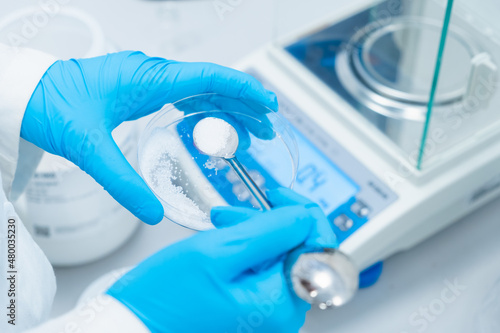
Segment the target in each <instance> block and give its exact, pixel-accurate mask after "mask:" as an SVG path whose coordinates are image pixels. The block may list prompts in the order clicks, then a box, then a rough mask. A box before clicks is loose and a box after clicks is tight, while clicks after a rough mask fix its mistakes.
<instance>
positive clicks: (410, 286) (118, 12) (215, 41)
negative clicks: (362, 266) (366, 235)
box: [0, 0, 500, 333]
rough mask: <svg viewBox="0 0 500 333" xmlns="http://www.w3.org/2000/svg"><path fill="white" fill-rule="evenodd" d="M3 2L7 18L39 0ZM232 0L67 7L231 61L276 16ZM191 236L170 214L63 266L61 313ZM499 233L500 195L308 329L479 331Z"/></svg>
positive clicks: (398, 260) (147, 42)
mask: <svg viewBox="0 0 500 333" xmlns="http://www.w3.org/2000/svg"><path fill="white" fill-rule="evenodd" d="M1 1H2V4H1V8H2V12H1V13H0V16H1V15H2V14H3V13H7V12H8V11H9V10H14V9H17V8H20V7H22V6H24V5H28V4H33V3H36V2H35V1H27V0H19V1H16V2H10V1H7V0H1ZM223 1H224V0H223ZM224 2H225V3H227V4H228V5H229V6H232V11H228V12H226V13H225V14H224V15H223V16H222V17H220V16H218V14H217V12H216V10H215V9H214V7H213V5H214V1H186V2H174V3H173V4H172V3H171V4H165V3H162V2H157V1H151V2H148V1H141V0H107V1H97V0H87V1H83V0H72V1H69V3H68V4H67V5H65V6H74V7H78V8H81V9H83V10H85V11H87V12H88V13H90V14H92V15H93V16H94V17H95V18H96V19H97V20H98V21H99V23H100V24H101V25H102V27H103V29H104V32H105V34H106V36H107V38H108V39H109V41H110V42H111V43H113V44H114V45H116V47H117V48H118V49H119V50H125V49H136V50H142V51H144V52H146V53H147V54H149V55H158V56H163V57H169V58H172V57H174V58H177V59H179V60H186V61H212V62H217V63H220V64H223V65H231V64H232V63H235V62H236V61H237V60H238V59H240V58H241V57H243V56H245V55H246V54H248V53H249V52H251V51H253V50H254V49H256V48H257V47H259V46H261V45H263V44H264V43H266V42H268V41H270V40H271V38H272V18H273V16H272V8H271V6H270V5H269V2H268V1H266V0H252V1H243V0H242V1H224ZM338 2H339V6H341V5H349V1H346V0H339V1H338ZM175 5H177V6H176V7H173V6H175ZM172 8H174V9H175V8H177V10H172ZM176 18H177V20H178V21H175V20H176ZM165 20H172V21H169V22H176V23H175V24H171V23H169V22H166V21H165ZM191 234H192V231H189V230H186V229H184V228H181V227H179V226H176V225H174V224H173V223H170V222H167V221H164V222H163V223H161V224H160V225H158V226H154V227H151V226H146V225H141V226H140V228H139V229H138V231H137V234H135V235H134V236H133V237H132V238H131V239H130V240H129V241H128V243H126V244H125V245H124V246H122V247H121V248H120V249H118V250H117V251H116V252H114V253H113V254H111V255H110V256H108V257H106V258H104V259H102V260H100V261H98V262H95V263H92V264H88V265H85V266H80V267H72V268H57V269H56V276H57V283H58V291H57V295H56V299H55V303H54V308H53V316H57V315H60V314H62V313H64V312H65V311H67V310H69V309H70V308H72V307H73V306H74V305H75V303H76V301H77V299H78V297H79V296H80V294H81V292H82V291H83V290H84V289H85V288H86V287H87V286H88V285H89V284H90V283H91V282H92V281H94V280H95V279H97V278H98V277H100V276H101V275H103V274H105V273H107V272H109V271H111V270H113V269H117V268H121V267H125V266H131V265H134V264H136V263H138V262H139V261H140V260H142V259H144V258H146V257H147V256H149V255H151V254H153V253H154V252H156V251H157V250H159V249H161V248H163V247H164V246H166V245H169V244H171V243H172V242H174V241H176V240H180V239H182V238H184V237H187V236H189V235H191ZM499 234H500V200H499V199H497V200H495V201H493V202H491V203H489V204H488V205H486V206H484V207H482V208H481V209H480V210H478V211H476V212H474V213H472V214H470V215H469V216H467V217H465V218H463V219H462V220H461V221H459V222H457V223H456V224H454V225H453V226H451V227H450V228H448V229H446V230H444V231H442V232H441V233H439V234H437V235H435V236H434V237H432V238H431V239H429V240H427V241H426V242H424V243H422V244H420V245H419V246H417V247H415V248H413V249H411V250H410V251H407V252H405V253H400V254H397V255H395V256H393V257H391V258H389V259H388V260H386V261H385V266H384V271H383V273H382V277H381V279H380V281H379V282H378V283H377V284H376V285H375V286H373V287H371V288H368V289H365V290H361V291H360V292H359V294H358V295H357V297H356V298H355V299H354V300H353V301H352V302H351V303H350V304H348V305H347V306H345V307H344V308H341V309H337V310H333V311H324V312H321V311H312V312H311V313H310V314H309V315H308V319H307V322H306V325H305V326H304V328H303V332H305V333H313V332H315V333H322V332H336V333H341V332H346V333H347V332H372V333H378V332H380V333H382V332H383V333H388V332H393V333H405V332H406V333H413V332H424V331H425V332H436V333H437V332H439V333H441V332H455V333H460V332H464V333H465V332H479V331H478V330H477V329H476V327H475V326H474V325H475V323H476V321H477V315H478V314H479V313H482V312H484V311H482V310H481V306H482V303H483V301H484V300H485V299H486V297H487V296H488V295H490V297H491V295H496V297H497V299H498V300H499V301H498V303H500V288H498V284H497V289H493V288H494V285H495V283H496V282H498V281H499V280H500V261H499V259H498V258H500V240H499V237H498V235H499ZM450 284H451V285H453V284H457V285H458V287H450ZM492 292H493V293H492ZM494 293H496V294H494ZM496 310H498V311H500V306H498V305H497V308H496ZM497 317H500V313H497Z"/></svg>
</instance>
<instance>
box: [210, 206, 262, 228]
mask: <svg viewBox="0 0 500 333" xmlns="http://www.w3.org/2000/svg"><path fill="white" fill-rule="evenodd" d="M256 214H259V211H256V210H254V209H251V208H245V207H232V206H220V207H214V208H212V210H211V211H210V219H211V221H212V224H213V225H214V226H215V227H216V228H222V227H228V226H232V225H235V224H238V223H240V222H242V221H245V220H247V219H249V218H251V217H253V216H255V215H256Z"/></svg>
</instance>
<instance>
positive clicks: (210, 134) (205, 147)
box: [193, 117, 238, 158]
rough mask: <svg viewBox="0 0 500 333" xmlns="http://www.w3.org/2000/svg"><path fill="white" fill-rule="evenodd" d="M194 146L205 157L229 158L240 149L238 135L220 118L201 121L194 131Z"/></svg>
mask: <svg viewBox="0 0 500 333" xmlns="http://www.w3.org/2000/svg"><path fill="white" fill-rule="evenodd" d="M193 139H194V144H195V145H196V147H197V148H198V150H200V152H202V153H203V154H205V155H209V156H216V157H225V158H229V157H232V156H233V155H234V153H235V152H236V149H237V148H238V133H236V130H235V129H234V127H233V126H231V125H230V124H229V123H228V122H226V121H225V120H223V119H220V118H214V117H208V118H204V119H202V120H200V121H199V122H198V124H196V126H195V128H194V131H193Z"/></svg>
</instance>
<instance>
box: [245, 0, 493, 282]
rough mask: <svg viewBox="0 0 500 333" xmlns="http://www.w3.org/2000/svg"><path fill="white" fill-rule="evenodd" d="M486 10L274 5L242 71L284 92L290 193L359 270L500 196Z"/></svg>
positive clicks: (443, 4)
mask: <svg viewBox="0 0 500 333" xmlns="http://www.w3.org/2000/svg"><path fill="white" fill-rule="evenodd" d="M482 2H484V6H479V5H478V4H477V3H475V5H474V7H471V4H468V3H466V2H465V1H461V2H457V1H455V3H453V1H434V0H429V1H404V0H389V1H373V0H371V1H353V2H352V4H351V5H350V6H349V8H348V9H343V8H340V10H339V9H337V8H336V7H335V3H334V2H331V1H323V0H315V1H307V2H303V1H289V0H282V1H277V7H276V9H277V12H278V13H279V15H278V19H277V22H276V25H277V26H278V31H277V34H276V40H275V41H274V42H273V43H271V44H270V45H268V46H266V47H263V48H262V49H260V50H258V51H256V52H255V53H253V54H251V55H250V56H248V57H247V58H245V59H243V60H242V61H241V62H239V63H238V64H237V68H238V69H240V70H243V71H246V72H248V73H250V74H252V75H254V76H255V77H256V78H258V79H259V80H260V81H261V82H263V84H264V85H265V86H266V88H268V89H270V90H273V91H274V92H275V93H276V94H277V95H278V99H279V102H280V112H281V113H282V114H283V115H284V116H285V117H286V118H287V119H288V121H289V122H290V124H291V125H292V128H293V131H294V134H295V137H296V139H297V143H298V146H299V167H298V172H297V179H296V182H295V185H294V189H295V190H296V191H298V192H299V193H301V194H303V195H305V196H307V197H309V198H310V199H312V200H314V201H316V202H317V203H318V204H320V206H321V207H322V208H323V210H324V212H325V213H326V214H327V215H328V218H329V220H330V222H331V226H332V228H333V229H334V231H335V233H336V234H337V236H338V238H339V239H340V241H341V245H340V249H341V250H342V251H343V252H344V253H346V254H348V255H349V256H350V257H351V259H352V260H353V261H354V262H355V263H356V264H357V265H358V266H359V267H360V268H362V269H365V268H368V267H370V266H371V265H374V264H375V263H377V262H379V261H381V260H383V259H385V258H387V257H388V256H391V255H393V254H395V253H397V252H399V251H403V250H406V249H409V248H411V247H412V246H414V245H416V244H417V243H419V242H421V241H423V240H424V239H426V238H427V237H429V236H431V235H433V234H434V233H436V232H438V231H440V230H442V229H443V228H445V227H446V226H448V225H449V224H451V223H453V222H454V221H456V220H457V219H459V218H460V217H461V216H463V215H465V214H467V213H469V212H471V211H473V210H474V209H476V208H478V207H479V206H481V205H483V204H485V203H486V202H488V201H490V200H492V199H493V198H494V197H496V196H497V195H498V194H500V110H499V108H500V96H499V95H500V94H499V92H498V89H497V87H496V86H497V80H498V75H497V71H498V67H497V66H498V64H499V63H500V39H499V37H498V36H500V25H499V24H498V22H497V21H496V20H495V16H496V15H497V14H498V13H499V12H500V8H499V7H498V5H497V4H496V3H495V2H494V1H491V2H489V1H482ZM300 6H307V9H308V10H304V11H301V10H300ZM290 8H293V11H292V10H291V9H290ZM313 12H315V14H312V13H313ZM297 13H307V17H302V16H300V17H299V16H297V15H298V14H297ZM304 15H306V14H304ZM311 22H313V23H312V24H311ZM268 158H269V156H265V155H262V156H260V157H259V158H258V160H259V162H260V164H261V165H262V166H264V169H265V166H266V159H268ZM266 171H267V172H263V174H262V176H263V179H264V180H265V181H264V183H265V182H268V181H273V180H274V179H276V178H279V168H269V169H268V170H266ZM478 223H480V221H478ZM373 270H377V266H374V268H372V271H373ZM362 281H363V279H362ZM371 282H373V281H366V283H365V285H366V284H370V283H371ZM362 284H363V282H362Z"/></svg>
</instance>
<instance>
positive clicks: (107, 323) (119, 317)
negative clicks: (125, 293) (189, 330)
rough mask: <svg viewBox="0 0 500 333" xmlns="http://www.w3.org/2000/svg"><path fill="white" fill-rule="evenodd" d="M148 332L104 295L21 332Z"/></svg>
mask: <svg viewBox="0 0 500 333" xmlns="http://www.w3.org/2000/svg"><path fill="white" fill-rule="evenodd" d="M55 332H74V333H114V332H117V333H118V332H119V333H149V332H150V331H149V329H148V328H147V327H146V326H145V325H144V324H143V323H142V321H140V319H139V318H138V317H137V316H135V315H134V314H133V313H132V312H131V311H130V310H129V309H128V308H127V307H125V306H124V305H123V304H122V303H120V302H119V301H117V300H116V299H115V298H113V297H111V296H108V295H105V294H103V295H99V296H97V297H95V298H93V299H91V300H89V301H87V302H86V303H84V304H82V305H80V306H78V307H77V308H75V309H74V310H72V311H70V312H68V313H66V314H65V315H63V316H61V317H58V318H55V319H52V320H50V321H48V322H46V323H45V324H43V325H41V326H39V327H37V328H34V329H31V330H29V331H26V332H25V333H55Z"/></svg>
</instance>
